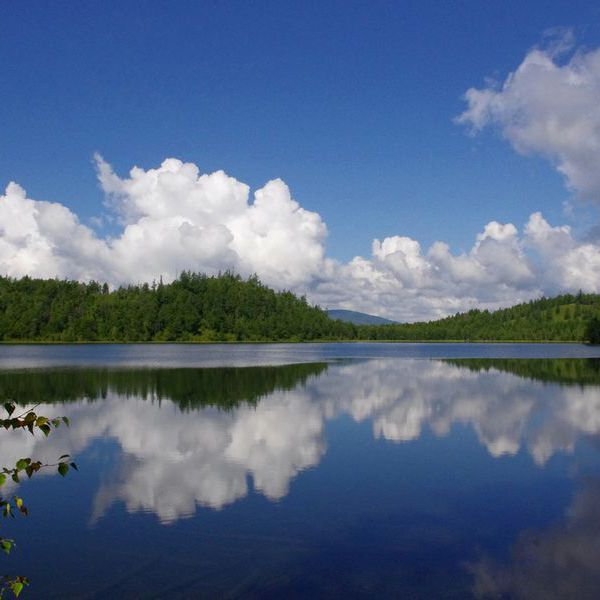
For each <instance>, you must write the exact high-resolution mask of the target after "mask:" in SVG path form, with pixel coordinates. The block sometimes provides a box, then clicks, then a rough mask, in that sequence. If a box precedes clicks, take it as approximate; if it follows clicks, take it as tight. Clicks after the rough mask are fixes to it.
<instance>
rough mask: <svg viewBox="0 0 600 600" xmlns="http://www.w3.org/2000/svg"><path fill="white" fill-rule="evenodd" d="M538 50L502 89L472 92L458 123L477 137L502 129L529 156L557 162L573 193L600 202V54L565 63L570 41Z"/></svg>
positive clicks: (491, 87) (576, 54) (580, 54)
mask: <svg viewBox="0 0 600 600" xmlns="http://www.w3.org/2000/svg"><path fill="white" fill-rule="evenodd" d="M558 41H559V43H558V44H557V43H555V44H552V45H551V46H550V47H549V48H546V49H541V48H534V49H533V50H531V51H530V52H528V53H527V55H526V56H525V58H524V60H523V62H522V63H521V64H520V65H519V67H518V68H517V69H516V70H515V71H514V72H513V73H511V74H510V75H508V77H507V78H506V80H505V81H504V82H503V83H502V84H497V83H494V82H492V83H488V84H487V85H486V86H484V87H483V88H471V89H469V90H468V91H467V92H466V94H465V98H466V100H467V103H468V108H467V109H466V110H465V112H463V113H462V115H460V116H459V117H458V119H457V121H458V122H459V123H463V124H465V125H468V126H470V127H471V128H472V130H473V131H475V132H477V131H480V130H482V129H484V128H485V127H486V126H490V125H491V126H497V127H498V128H499V129H500V131H501V132H502V135H503V136H504V137H506V139H508V140H509V142H510V143H511V144H512V145H513V147H514V148H515V149H516V150H517V151H518V152H520V153H523V154H530V153H535V154H540V155H542V156H545V157H547V158H549V159H550V160H552V162H553V163H554V164H555V165H556V168H557V169H558V170H559V171H560V172H561V173H562V174H563V175H564V176H565V178H566V181H567V183H568V185H569V187H570V188H572V189H573V190H575V191H577V192H578V193H579V194H580V195H581V196H582V197H584V198H587V199H590V200H593V201H595V202H600V101H599V99H600V49H596V50H589V51H585V50H581V51H577V52H574V53H572V54H571V55H570V58H569V59H568V60H567V61H563V62H561V60H562V59H563V57H564V56H565V52H566V51H567V49H568V48H569V44H568V43H567V42H569V41H570V36H567V39H566V40H565V39H564V38H563V39H562V40H561V39H559V40H558Z"/></svg>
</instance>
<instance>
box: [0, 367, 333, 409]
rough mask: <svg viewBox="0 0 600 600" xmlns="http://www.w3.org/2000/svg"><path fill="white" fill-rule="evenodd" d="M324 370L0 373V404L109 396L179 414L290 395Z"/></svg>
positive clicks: (53, 401)
mask: <svg viewBox="0 0 600 600" xmlns="http://www.w3.org/2000/svg"><path fill="white" fill-rule="evenodd" d="M326 368H327V365H326V364H324V363H309V364H296V365H286V366H276V367H229V368H219V369H190V368H185V369H183V368H182V369H134V370H131V369H127V370H125V369H122V370H119V369H54V370H28V371H26V370H24V371H8V372H3V373H0V401H5V400H8V399H10V400H13V401H16V402H27V403H38V402H43V403H45V404H54V403H65V402H75V401H78V400H83V399H85V400H98V399H101V398H106V397H107V396H108V395H109V394H111V393H113V394H117V395H119V396H124V397H138V398H144V399H152V400H157V401H159V402H160V401H161V400H165V399H169V400H171V401H173V402H174V403H175V404H177V405H178V406H179V408H181V409H182V410H190V409H194V408H201V407H203V406H219V407H222V408H225V409H228V408H233V407H235V406H238V405H239V404H240V403H242V402H244V403H254V404H255V403H256V402H258V401H259V400H260V399H261V398H263V397H265V396H267V395H268V394H270V393H272V392H275V391H284V390H291V389H293V388H295V387H296V386H298V385H303V384H304V383H305V382H306V380H307V379H308V378H309V377H312V376H316V375H319V374H320V373H322V372H323V371H324V370H325V369H326Z"/></svg>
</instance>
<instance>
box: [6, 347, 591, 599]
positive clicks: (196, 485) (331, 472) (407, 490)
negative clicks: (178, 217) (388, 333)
mask: <svg viewBox="0 0 600 600" xmlns="http://www.w3.org/2000/svg"><path fill="white" fill-rule="evenodd" d="M0 396H1V397H2V399H3V400H5V399H14V400H16V401H18V402H20V403H23V404H26V403H31V404H35V403H38V402H40V403H42V406H41V407H40V408H39V409H38V412H40V413H41V414H45V415H49V416H59V415H66V416H68V417H69V418H70V419H71V427H70V428H64V429H62V428H61V429H59V430H58V431H57V432H55V433H53V434H52V435H51V436H50V437H49V438H48V439H43V437H42V436H39V435H38V436H35V437H32V436H31V435H29V434H28V433H23V432H6V433H4V434H2V436H0V449H1V455H2V464H10V463H14V461H15V460H17V459H18V458H21V457H23V456H33V457H35V458H40V459H42V460H47V461H55V460H56V459H57V458H58V457H59V456H60V455H62V454H64V453H69V454H71V455H72V456H73V457H74V459H75V460H76V462H77V463H78V465H79V472H78V473H73V474H69V475H68V476H67V478H65V479H62V478H60V477H58V476H55V475H51V474H49V473H48V474H39V475H37V476H35V477H34V478H33V479H32V480H31V481H27V482H25V483H22V484H21V485H19V486H18V493H19V495H22V496H24V497H25V499H26V501H27V504H28V507H29V510H30V516H29V517H28V518H26V519H15V520H14V521H10V522H8V521H5V522H3V523H2V526H3V532H2V534H3V535H5V536H8V537H15V538H16V540H17V543H18V547H17V549H16V550H15V551H13V553H12V554H11V556H9V557H6V558H3V559H2V560H3V561H4V565H3V566H4V570H3V572H10V573H24V574H27V575H29V576H30V578H31V579H32V586H31V587H30V588H29V589H28V590H27V597H30V598H165V597H168V598H202V597H206V598H338V597H340V598H354V597H373V596H374V597H389V598H398V597H406V598H437V597H442V598H469V597H479V598H486V597H491V598H493V597H507V598H598V597H600V349H598V348H593V347H586V346H580V345H566V344H560V345H558V344H553V345H538V344H536V345H509V344H494V345H485V344H473V345H465V344H427V345H418V344H314V345H285V344H280V345H244V346H231V345H215V346H181V345H178V346H171V345H164V346H162V345H161V346H143V345H135V346H134V345H131V346H127V345H98V346H2V347H0ZM7 485H8V484H7ZM10 485H11V486H13V487H12V488H11V491H13V490H14V491H16V490H17V486H16V484H12V483H11V484H10Z"/></svg>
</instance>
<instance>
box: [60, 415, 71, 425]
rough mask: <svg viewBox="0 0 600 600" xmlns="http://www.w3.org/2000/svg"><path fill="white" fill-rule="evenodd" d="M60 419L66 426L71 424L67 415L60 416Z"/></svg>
mask: <svg viewBox="0 0 600 600" xmlns="http://www.w3.org/2000/svg"><path fill="white" fill-rule="evenodd" d="M62 420H63V423H64V424H65V425H66V426H67V427H68V426H69V425H70V424H71V422H70V421H69V417H63V418H62Z"/></svg>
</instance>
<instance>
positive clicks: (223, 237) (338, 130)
mask: <svg viewBox="0 0 600 600" xmlns="http://www.w3.org/2000/svg"><path fill="white" fill-rule="evenodd" d="M0 27H1V28H2V35H1V36H0V273H2V274H7V275H10V276H14V277H19V276H23V275H31V276H37V277H61V278H75V279H80V280H90V279H97V280H102V281H104V280H106V281H109V282H110V283H111V285H114V286H117V285H121V284H126V283H130V282H133V283H138V282H142V281H151V280H152V279H158V277H161V276H162V277H163V279H165V280H171V279H173V278H174V277H176V276H177V274H178V273H179V272H181V271H182V270H187V269H189V270H194V271H203V272H207V273H217V272H218V271H219V270H224V269H234V270H236V271H237V272H239V273H240V274H242V275H244V276H246V275H250V274H252V273H257V274H258V275H259V277H261V279H262V280H263V281H264V282H265V283H266V284H268V285H271V286H273V287H276V288H278V289H291V290H292V291H294V292H297V293H300V294H306V295H307V297H308V298H309V300H310V301H311V302H314V303H318V304H320V305H321V306H323V307H329V308H349V309H355V310H362V311H365V312H370V313H373V314H378V315H381V316H386V317H390V318H394V319H398V320H402V321H405V320H408V321H411V320H416V319H431V318H437V317H440V316H444V315H447V314H453V313H455V312H457V311H462V310H468V309H471V308H476V307H477V308H490V309H494V308H498V307H500V306H507V305H510V304H513V303H515V302H519V301H523V300H528V299H530V298H536V297H539V296H541V295H544V294H545V295H552V294H557V293H561V292H567V291H577V290H579V289H583V290H585V291H595V292H600V224H599V220H598V206H599V205H600V7H599V6H598V5H597V4H596V3H593V2H566V1H565V2H543V3H541V2H538V3H536V2H529V3H525V2H512V1H510V0H506V1H502V2H500V1H497V2H496V1H485V2H484V1H463V2H459V1H454V2H427V1H423V0H420V1H418V2H417V1H415V2H383V1H370V2H366V1H363V2H353V1H344V2H327V1H323V0H322V1H319V2H308V1H307V2H285V1H278V2H268V1H263V2H241V1H240V2H225V1H219V2H217V1H214V2H208V1H207V2H202V1H195V2H186V1H184V0H179V1H178V2H158V1H149V0H147V1H144V2H136V1H133V0H125V1H121V2H113V1H110V0H106V1H104V2H102V3H100V2H88V1H85V0H84V1H79V2H76V3H75V2H56V3H51V4H49V3H48V2H45V1H40V2H35V1H30V2H27V3H23V2H17V1H10V0H8V1H5V2H3V3H2V4H0Z"/></svg>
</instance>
